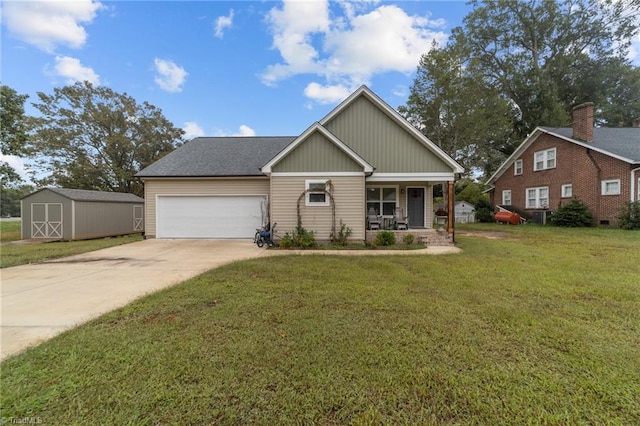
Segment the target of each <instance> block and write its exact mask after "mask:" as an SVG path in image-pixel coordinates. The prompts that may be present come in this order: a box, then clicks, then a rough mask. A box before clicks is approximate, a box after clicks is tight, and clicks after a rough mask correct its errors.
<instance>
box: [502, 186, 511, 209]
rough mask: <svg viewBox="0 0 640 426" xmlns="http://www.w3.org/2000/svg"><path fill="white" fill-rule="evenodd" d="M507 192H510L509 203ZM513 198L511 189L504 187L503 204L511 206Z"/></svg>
mask: <svg viewBox="0 0 640 426" xmlns="http://www.w3.org/2000/svg"><path fill="white" fill-rule="evenodd" d="M507 194H509V202H508V203H507V202H506V201H505V200H506V198H507V197H505V195H507ZM512 200H513V198H511V190H510V189H504V190H503V191H502V205H503V206H511V205H512V204H511V203H512V202H513V201H512Z"/></svg>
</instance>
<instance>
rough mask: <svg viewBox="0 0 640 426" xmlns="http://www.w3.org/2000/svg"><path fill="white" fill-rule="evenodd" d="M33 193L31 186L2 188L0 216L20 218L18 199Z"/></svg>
mask: <svg viewBox="0 0 640 426" xmlns="http://www.w3.org/2000/svg"><path fill="white" fill-rule="evenodd" d="M33 191H34V188H33V186H31V185H19V186H16V187H3V188H2V191H1V192H0V216H3V217H5V216H12V217H18V216H20V199H21V198H22V197H24V196H25V195H28V194H30V193H32V192H33Z"/></svg>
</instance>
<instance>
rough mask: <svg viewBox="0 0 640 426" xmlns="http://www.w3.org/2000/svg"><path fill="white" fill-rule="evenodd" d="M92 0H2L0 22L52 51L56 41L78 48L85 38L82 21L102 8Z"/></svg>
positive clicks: (45, 49)
mask: <svg viewBox="0 0 640 426" xmlns="http://www.w3.org/2000/svg"><path fill="white" fill-rule="evenodd" d="M103 8H104V6H103V5H102V4H101V3H100V2H96V1H93V0H74V1H5V2H3V4H2V18H3V22H4V25H6V27H7V29H8V30H9V32H10V33H12V34H13V35H14V36H15V37H16V38H18V39H20V40H23V41H25V42H27V43H30V44H33V45H35V46H37V47H38V48H40V49H42V50H44V51H46V52H49V53H52V52H53V51H54V50H55V47H56V46H57V45H64V46H68V47H72V48H75V49H78V48H80V47H82V46H83V45H84V44H85V42H86V40H87V32H86V31H85V29H84V27H83V26H82V24H89V23H91V21H93V19H94V18H95V16H96V13H97V12H98V11H99V10H100V9H103Z"/></svg>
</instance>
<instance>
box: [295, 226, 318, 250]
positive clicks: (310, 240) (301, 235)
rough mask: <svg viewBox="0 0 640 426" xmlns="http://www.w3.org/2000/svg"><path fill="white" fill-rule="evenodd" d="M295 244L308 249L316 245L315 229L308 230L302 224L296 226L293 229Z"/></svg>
mask: <svg viewBox="0 0 640 426" xmlns="http://www.w3.org/2000/svg"><path fill="white" fill-rule="evenodd" d="M292 240H293V246H294V247H298V248H302V249H308V248H313V247H315V246H316V234H315V232H313V231H308V230H306V229H305V228H303V227H302V226H298V227H296V229H295V230H294V231H293V236H292Z"/></svg>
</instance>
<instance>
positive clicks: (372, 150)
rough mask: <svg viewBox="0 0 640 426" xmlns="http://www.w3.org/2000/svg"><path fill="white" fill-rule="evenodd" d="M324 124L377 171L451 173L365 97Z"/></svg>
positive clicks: (442, 162)
mask: <svg viewBox="0 0 640 426" xmlns="http://www.w3.org/2000/svg"><path fill="white" fill-rule="evenodd" d="M324 127H325V128H327V129H328V130H329V131H330V132H331V133H333V134H334V135H336V136H337V137H338V138H339V139H340V140H341V141H342V142H344V143H345V144H347V145H348V146H349V147H350V148H351V149H353V150H354V151H355V152H357V153H358V154H359V155H360V156H361V157H362V158H365V159H366V160H367V162H369V164H371V165H373V166H374V167H375V168H376V173H424V172H445V173H451V166H450V165H447V164H446V163H445V162H444V161H443V160H441V159H440V158H439V157H438V156H437V155H436V154H434V153H432V152H430V151H429V150H428V149H426V148H425V146H424V145H423V144H422V142H420V141H418V140H417V139H416V138H415V136H413V135H411V134H410V133H409V132H407V131H406V130H405V129H403V128H402V127H401V126H399V125H398V123H397V122H396V121H395V120H394V119H392V118H391V117H389V116H388V115H387V114H386V113H385V112H384V111H382V110H381V109H380V108H378V107H377V106H376V105H374V104H373V103H372V102H371V101H370V100H368V99H367V98H366V96H361V97H360V98H358V99H357V100H356V101H354V102H353V103H352V104H351V105H349V106H348V107H347V108H346V109H344V110H343V111H341V113H340V114H338V115H336V116H335V117H333V118H332V119H331V120H329V121H328V122H327V123H325V124H324Z"/></svg>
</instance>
